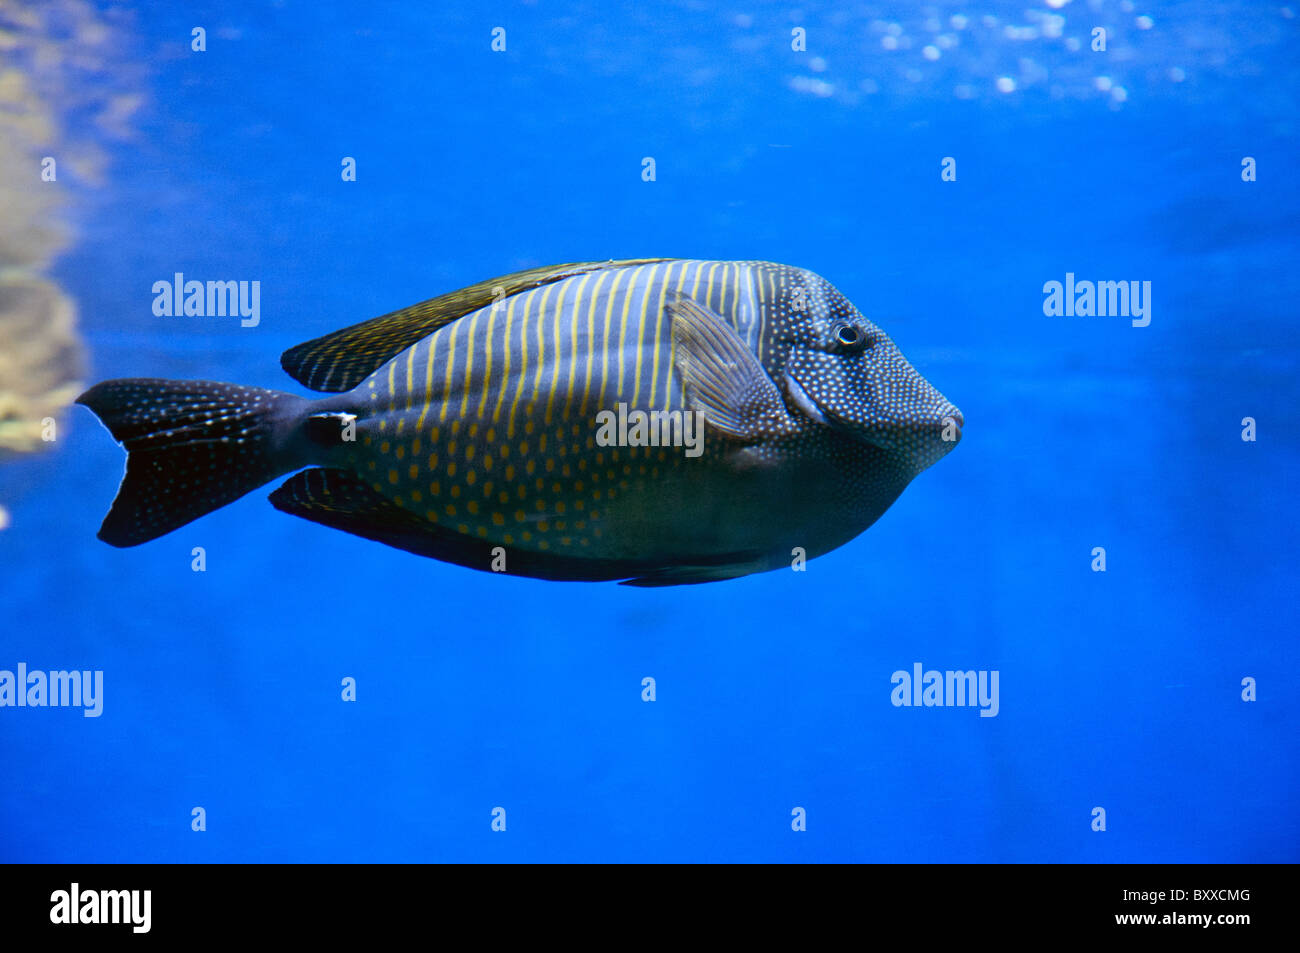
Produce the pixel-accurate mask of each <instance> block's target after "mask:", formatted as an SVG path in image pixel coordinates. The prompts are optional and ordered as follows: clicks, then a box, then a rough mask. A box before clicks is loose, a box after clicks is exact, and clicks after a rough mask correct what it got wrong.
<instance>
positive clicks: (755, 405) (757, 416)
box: [664, 295, 790, 443]
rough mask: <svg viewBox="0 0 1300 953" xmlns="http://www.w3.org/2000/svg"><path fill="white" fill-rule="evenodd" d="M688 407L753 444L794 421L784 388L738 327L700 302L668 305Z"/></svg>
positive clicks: (680, 298) (676, 362) (681, 301)
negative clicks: (786, 404) (779, 386)
mask: <svg viewBox="0 0 1300 953" xmlns="http://www.w3.org/2000/svg"><path fill="white" fill-rule="evenodd" d="M664 309H665V310H666V311H667V313H668V316H669V318H670V319H671V321H672V343H673V364H674V366H675V367H676V368H677V373H678V375H679V377H680V378H681V382H682V389H683V391H684V392H685V396H686V405H687V407H688V409H690V410H698V411H702V412H703V413H704V422H705V423H706V424H708V425H709V426H710V427H712V428H713V429H714V430H716V431H719V432H721V433H722V434H723V435H724V436H727V437H730V438H732V439H734V440H739V441H743V442H746V443H752V442H755V441H757V440H760V439H763V438H765V437H768V436H771V435H772V434H773V433H776V432H779V431H781V430H783V429H785V428H786V427H788V426H789V425H790V418H789V414H788V412H787V411H786V409H785V403H784V402H783V401H782V400H781V392H780V390H779V389H778V388H777V386H776V384H775V383H774V382H773V381H772V378H771V377H769V376H768V374H767V371H765V370H764V369H763V365H762V364H760V363H759V362H758V358H757V357H755V356H754V352H753V351H751V350H750V349H749V345H747V344H746V343H745V342H744V340H742V339H741V337H740V335H739V334H737V333H736V329H735V328H733V327H732V326H731V325H730V324H728V323H727V322H726V320H724V319H723V318H722V317H720V316H719V315H718V314H716V313H714V312H713V311H710V310H709V309H708V308H706V307H704V306H703V305H701V304H700V303H699V302H698V301H695V300H694V299H692V298H688V297H686V296H684V295H679V296H677V297H674V298H672V299H670V300H669V301H668V302H667V303H666V304H665V305H664Z"/></svg>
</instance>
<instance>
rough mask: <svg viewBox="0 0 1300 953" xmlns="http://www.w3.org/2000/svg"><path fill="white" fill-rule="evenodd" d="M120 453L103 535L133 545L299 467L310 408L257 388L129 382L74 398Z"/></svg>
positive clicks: (104, 386) (206, 383)
mask: <svg viewBox="0 0 1300 953" xmlns="http://www.w3.org/2000/svg"><path fill="white" fill-rule="evenodd" d="M77 403H79V404H84V405H85V406H87V407H89V408H90V409H91V410H93V411H94V412H95V413H96V414H97V415H98V416H99V419H100V420H102V421H103V422H104V426H106V427H107V428H108V429H109V432H110V433H112V435H113V437H114V438H115V439H117V441H118V442H119V443H121V444H122V446H123V447H125V448H126V451H127V458H126V476H125V477H123V478H122V485H121V487H119V488H118V491H117V498H116V499H114V500H113V506H112V508H111V509H110V510H109V511H108V516H106V517H104V525H103V526H101V527H100V529H99V538H100V539H102V540H103V541H104V542H106V543H111V544H112V545H114V546H136V545H138V544H140V543H147V542H148V541H149V540H151V539H155V538H157V537H159V536H162V535H163V534H164V533H169V532H171V531H172V530H174V529H176V528H177V527H178V526H184V525H185V524H186V523H188V522H190V521H191V520H196V519H198V518H199V517H200V516H202V515H203V514H205V513H210V512H212V511H213V510H215V509H218V508H219V507H222V506H225V505H226V504H227V503H230V502H231V501H233V500H237V499H239V497H241V496H243V495H244V494H245V493H248V492H249V491H250V490H255V489H257V488H258V487H259V486H261V485H262V484H263V483H266V482H267V481H268V480H272V479H274V478H275V477H277V476H279V475H280V474H282V473H285V472H287V471H289V470H292V469H296V468H297V467H299V466H302V465H303V463H302V462H299V461H298V460H296V459H293V456H294V454H293V450H292V449H291V448H292V447H293V446H294V441H293V439H292V435H293V434H294V432H295V430H296V428H297V426H298V423H299V421H300V420H301V417H302V414H303V407H304V406H305V405H306V404H307V403H308V402H307V401H306V400H304V399H303V398H301V397H295V396H294V395H292V394H283V393H280V392H279V391H273V390H263V389H261V388H259V387H240V386H239V385H238V384H222V383H218V382H215V381H167V380H156V379H153V378H143V377H140V378H136V377H133V378H126V379H124V380H114V381H104V383H102V384H97V385H95V386H94V387H92V388H91V389H90V390H88V391H86V392H85V393H84V394H82V395H81V396H80V397H78V398H77Z"/></svg>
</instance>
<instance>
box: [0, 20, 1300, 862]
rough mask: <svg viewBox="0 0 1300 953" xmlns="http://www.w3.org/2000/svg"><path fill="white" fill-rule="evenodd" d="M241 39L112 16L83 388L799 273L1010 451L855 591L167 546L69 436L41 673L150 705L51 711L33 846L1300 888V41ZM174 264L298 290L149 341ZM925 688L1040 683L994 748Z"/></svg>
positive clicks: (1067, 32)
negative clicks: (105, 536) (580, 289)
mask: <svg viewBox="0 0 1300 953" xmlns="http://www.w3.org/2000/svg"><path fill="white" fill-rule="evenodd" d="M239 6H242V7H243V9H242V10H241V11H234V10H232V9H231V8H230V7H231V5H228V4H216V3H213V4H186V5H173V4H157V5H149V6H146V7H145V8H144V9H137V10H135V11H134V12H131V13H129V14H127V15H123V14H121V13H117V12H113V11H111V10H109V9H108V8H107V7H104V8H102V9H101V10H100V15H101V16H102V17H103V18H104V19H105V20H106V21H107V22H110V23H111V24H112V25H113V32H112V37H113V39H112V41H111V42H112V44H113V51H112V52H113V58H114V59H115V60H116V61H117V62H118V63H119V64H121V67H120V68H121V71H123V72H124V73H125V72H130V74H131V76H132V82H133V83H134V84H135V85H136V87H137V88H138V92H139V94H140V96H141V105H140V107H139V109H138V111H136V112H135V113H134V114H133V116H132V120H131V125H132V127H133V131H132V134H131V135H129V136H125V137H105V138H104V139H103V141H102V142H101V143H100V145H101V147H102V149H103V150H104V152H105V157H106V160H107V173H106V175H105V176H104V177H103V181H101V182H99V183H97V184H94V183H78V182H76V181H73V182H72V183H71V184H70V185H69V186H68V189H69V192H68V195H69V202H68V204H67V207H66V208H65V210H64V211H63V213H62V214H63V215H64V217H65V218H66V220H67V221H68V222H69V223H70V225H71V227H72V229H73V231H74V233H75V241H73V242H71V243H70V245H69V247H68V248H67V250H66V251H64V253H63V254H62V255H61V256H60V257H58V258H57V259H56V260H55V262H54V264H53V266H52V268H51V269H50V270H49V275H50V276H51V277H52V278H53V279H55V280H56V281H57V282H58V283H59V284H60V285H61V286H62V287H63V289H64V290H65V291H66V292H67V293H68V294H69V295H71V296H72V298H73V299H74V300H75V301H76V303H77V306H78V311H79V323H80V329H81V333H82V336H83V338H84V341H85V345H86V348H87V352H88V355H89V358H88V360H89V368H88V370H87V372H86V374H85V375H84V376H85V380H86V381H87V382H93V381H97V380H101V379H105V378H110V377H122V376H157V377H199V378H210V379H220V380H232V381H238V382H240V383H246V384H255V385H260V386H264V387H274V388H279V389H285V390H292V391H294V392H299V393H300V392H302V391H301V389H300V388H298V387H297V386H296V385H294V384H293V383H292V382H291V381H290V380H289V379H288V378H287V377H286V376H285V375H284V374H283V372H282V371H281V370H280V368H279V365H278V356H279V354H280V352H281V351H282V350H284V349H285V348H287V347H289V346H291V345H293V344H295V343H297V342H299V341H301V340H305V339H308V338H311V337H315V336H317V335H319V334H322V333H325V332H327V331H329V330H333V329H335V328H338V327H342V326H344V325H347V324H351V323H354V322H356V321H358V320H362V319H364V318H367V317H371V316H373V315H375V314H379V313H382V312H385V311H388V310H391V309H393V308H397V307H401V306H404V305H407V304H410V303H412V302H415V301H418V300H422V299H424V298H428V297H431V296H433V295H435V294H440V293H443V292H445V291H449V290H452V289H455V288H458V287H461V286H463V285H466V284H470V283H472V282H475V281H479V280H481V279H484V278H487V277H490V276H493V275H499V274H504V273H507V272H510V271H514V270H517V269H520V268H524V267H530V266H533V265H539V264H549V263H554V262H564V261H582V260H591V259H606V258H622V257H634V256H656V255H668V256H678V257H699V258H720V259H748V258H760V259H768V260H774V261H781V262H787V263H791V264H796V265H801V266H805V267H808V268H811V269H813V270H814V271H817V272H818V273H820V274H822V275H824V276H825V277H827V278H828V279H829V280H830V281H832V282H834V283H835V284H836V285H837V286H838V287H839V288H840V289H841V290H842V291H843V292H844V293H845V294H846V295H847V296H848V297H849V298H850V299H851V300H852V301H853V302H855V303H856V304H857V306H858V307H859V308H860V309H861V310H862V311H863V312H864V313H865V314H866V315H867V316H868V317H870V318H872V319H873V320H875V321H876V322H877V323H879V324H880V325H881V326H882V327H883V328H884V329H885V330H886V331H887V332H888V333H889V334H890V335H891V336H892V337H893V338H894V340H895V341H896V342H897V343H898V344H899V346H900V347H901V348H902V350H903V352H904V353H905V354H906V355H907V356H908V357H909V358H910V359H911V360H912V361H913V363H914V364H915V365H916V366H917V367H918V369H919V370H920V371H921V372H922V373H923V374H925V375H926V376H927V378H928V379H929V380H930V381H932V382H933V383H934V384H935V386H936V387H938V388H939V389H940V390H941V391H943V393H944V394H945V395H946V396H948V397H949V398H951V399H952V400H953V401H954V402H955V403H956V404H957V405H958V406H959V407H960V408H961V409H962V411H963V413H964V414H965V418H966V428H965V434H964V438H963V441H962V443H961V445H960V446H959V447H958V448H957V449H955V450H954V451H953V452H952V453H951V454H950V455H949V456H948V457H946V458H945V459H943V460H941V461H940V462H939V463H938V464H936V465H935V466H934V467H933V468H932V469H931V470H929V471H927V472H925V473H923V474H922V475H921V476H920V477H918V478H917V480H916V481H915V482H914V483H913V485H912V486H911V487H910V488H909V489H908V490H907V491H906V492H905V493H904V494H903V496H902V497H901V498H900V499H899V501H898V502H897V503H896V504H895V505H894V506H893V507H892V508H891V509H890V510H889V511H888V512H887V513H886V514H885V516H884V517H883V518H882V519H881V520H880V521H879V523H877V524H876V525H875V526H874V527H873V528H871V529H870V530H869V531H868V532H866V533H865V534H864V535H863V536H861V537H859V538H858V539H857V540H855V541H853V542H852V543H850V544H848V545H846V546H844V547H843V548H841V549H839V550H838V551H836V552H834V553H832V554H829V555H827V556H825V557H823V558H820V559H817V560H814V561H813V562H811V563H809V565H808V569H807V571H806V572H805V573H795V572H784V571H782V572H774V573H768V574H763V575H758V576H750V577H747V578H744V579H740V580H736V581H732V582H727V583H721V584H713V585H706V586H693V587H681V588H670V589H660V590H629V589H628V588H626V587H618V586H613V585H588V584H555V583H546V582H539V581H533V580H526V579H515V578H505V577H501V576H495V575H492V574H487V573H478V572H474V571H470V570H466V569H461V568H458V567H454V566H450V565H446V564H442V563H437V562H433V561H428V560H423V559H420V558H418V557H415V556H411V555H409V554H406V553H402V552H398V551H396V550H392V549H388V548H386V547H384V546H381V545H378V544H376V543H372V542H368V541H365V540H361V539H357V538H354V537H351V536H348V535H345V534H342V533H339V532H335V531H331V530H328V529H325V528H323V527H320V526H317V525H315V524H311V523H308V522H305V521H302V520H297V519H293V518H291V517H289V516H286V515H283V514H281V513H278V512H276V511H274V510H273V509H272V508H271V507H270V505H269V504H268V503H267V502H266V500H265V496H266V493H267V492H268V491H269V489H271V488H272V487H268V488H267V489H266V490H261V491H258V492H255V493H252V494H250V495H249V496H247V497H245V498H244V499H242V500H240V501H239V502H238V503H236V504H233V505H231V506H229V507H227V508H225V509H223V510H221V511H219V512H217V513H215V514H213V515H211V516H208V517H205V518H203V519H201V520H199V521H198V522H196V523H193V524H191V525H189V526H187V527H185V528H183V529H181V530H179V531H177V532H175V533H173V534H171V535H169V536H167V537H164V538H163V539H161V540H159V541H156V542H153V543H150V544H148V545H145V546H142V547H139V548H135V549H129V550H116V549H113V548H111V547H109V546H106V545H104V544H103V543H100V542H99V541H98V540H96V539H95V537H94V534H95V531H96V529H97V527H98V525H99V521H100V520H101V519H102V517H103V514H104V513H105V512H106V510H107V507H108V504H109V503H110V501H111V500H112V497H113V494H114V492H115V490H116V487H117V482H118V480H119V478H120V476H121V473H122V461H123V455H122V452H121V450H120V449H119V448H118V447H117V446H115V445H114V443H113V441H112V440H111V438H110V437H109V436H108V434H107V432H106V431H104V430H103V429H102V428H101V427H100V426H99V425H98V424H97V423H96V422H95V421H94V419H93V418H92V416H91V415H90V414H89V413H88V412H87V411H85V410H84V409H83V408H72V409H71V410H69V411H68V412H67V414H66V415H65V416H64V417H63V418H62V427H61V429H60V431H59V437H58V439H57V440H56V441H55V443H54V444H53V445H52V447H51V448H50V449H48V450H47V452H45V453H43V454H40V455H35V456H31V457H27V458H24V459H22V460H18V461H14V462H9V463H7V464H5V465H4V466H3V468H2V469H0V503H3V504H4V505H5V507H6V509H7V510H8V518H9V524H10V525H9V526H8V528H7V529H5V530H4V531H3V532H0V567H3V574H2V575H0V579H3V581H2V582H0V668H4V669H13V668H14V667H15V666H16V665H17V663H18V662H25V663H26V664H27V666H28V667H29V669H46V670H49V669H69V668H76V669H89V670H96V669H98V670H102V671H103V672H104V684H105V697H104V709H103V714H102V715H101V716H100V717H98V718H85V717H83V716H82V714H81V713H80V712H79V711H77V710H68V709H53V708H37V709H32V708H23V709H17V708H0V758H2V759H3V760H2V763H3V775H4V783H3V784H0V859H3V860H6V861H243V860H251V861H294V860H303V861H350V860H378V861H397V860H434V861H442V860H455V861H479V860H482V861H549V860H558V861H637V860H650V861H673V860H684V861H769V860H774V861H942V860H955V861H1076V862H1078V861H1081V862H1119V861H1124V862H1128V861H1173V862H1183V861H1296V860H1298V859H1300V816H1298V812H1297V807H1296V804H1297V795H1298V794H1300V790H1298V782H1300V765H1298V760H1297V744H1296V739H1297V735H1298V731H1300V714H1298V712H1297V697H1298V695H1300V679H1297V676H1296V673H1297V671H1300V653H1298V652H1297V649H1296V639H1295V636H1296V631H1297V610H1296V605H1297V585H1296V565H1297V536H1296V532H1295V529H1294V525H1295V517H1294V499H1293V498H1294V488H1295V487H1296V485H1297V483H1296V479H1297V476H1298V475H1300V453H1298V452H1297V449H1296V445H1297V437H1298V436H1300V431H1298V429H1297V426H1296V407H1297V406H1300V386H1298V385H1297V370H1298V369H1300V361H1298V360H1297V358H1298V356H1300V330H1297V325H1296V323H1295V320H1294V319H1295V314H1296V309H1295V302H1296V300H1297V299H1298V298H1300V269H1297V253H1298V252H1300V187H1298V186H1297V180H1296V171H1295V168H1294V166H1295V160H1296V156H1297V154H1300V153H1298V149H1297V147H1298V146H1300V125H1298V121H1300V109H1298V108H1297V96H1298V94H1300V55H1298V54H1300V35H1298V33H1300V7H1297V8H1293V9H1287V8H1284V7H1279V6H1277V5H1274V4H1267V3H1240V4H1228V3H1138V4H1137V5H1136V6H1135V5H1133V4H1127V3H1125V4H1118V3H1112V2H1109V0H1107V2H1102V3H1097V4H1092V5H1090V4H1088V3H1086V2H1080V0H1076V2H1073V3H1068V4H1065V5H1064V6H1061V7H1060V8H1059V9H1053V8H1052V7H1049V6H1046V5H1038V4H1034V5H1030V6H1026V4H1024V3H986V4H982V5H980V6H978V7H966V6H961V5H955V4H946V3H945V4H940V3H935V4H932V5H931V6H929V7H924V8H923V7H922V6H921V5H917V4H909V3H899V4H872V5H867V6H861V7H859V6H855V5H853V4H819V3H806V4H800V5H798V7H797V8H796V7H794V6H790V5H785V4H780V3H759V2H754V3H728V4H721V5H714V4H693V3H678V4H663V5H654V4H641V3H637V4H608V3H595V2H590V3H578V4H563V3H547V2H539V3H535V4H523V5H513V4H485V5H481V6H480V7H479V8H478V9H474V8H473V6H472V5H470V6H468V7H466V8H464V9H457V10H444V9H441V6H442V5H439V9H437V10H434V9H432V7H433V5H432V4H430V5H427V6H428V7H429V8H430V9H423V7H424V6H425V5H415V4H412V5H393V6H391V7H390V6H384V5H379V4H371V5H363V6H360V7H358V6H356V5H352V4H347V5H343V4H338V5H335V4H330V3H292V2H283V3H273V4H253V3H250V4H243V5H239ZM1027 10H1028V11H1030V12H1029V13H1027V12H1026V11H1027ZM1049 16H1060V17H1063V18H1064V20H1063V21H1055V20H1050V19H1046V18H1047V17H1049ZM954 17H956V18H957V19H954ZM962 17H964V18H965V20H964V21H963V20H962V19H961V18H962ZM985 17H992V18H995V19H994V20H992V21H987V20H985ZM1139 17H1149V18H1150V20H1149V21H1141V22H1140V21H1139V19H1138V18H1139ZM955 24H961V26H960V27H958V26H956V25H955ZM1095 25H1101V26H1105V27H1107V28H1108V31H1109V40H1108V50H1107V51H1106V52H1094V51H1093V50H1091V49H1090V45H1089V44H1090V39H1089V37H1090V31H1091V28H1092V27H1093V26H1095ZM195 26H203V27H205V28H206V30H207V49H206V51H205V52H193V51H191V49H190V36H191V33H190V31H191V29H192V28H193V27H195ZM495 26H503V27H504V28H505V29H506V43H507V47H506V50H505V51H504V52H493V51H492V50H491V49H490V44H491V41H492V36H491V31H492V28H493V27H495ZM797 26H803V27H804V28H805V29H806V31H807V50H806V51H804V52H796V51H793V50H792V49H791V48H790V47H791V30H792V28H794V27H797ZM1008 27H1011V28H1012V29H1011V30H1010V31H1008V29H1007V28H1008ZM1021 30H1028V31H1030V32H1029V33H1022V32H1021ZM941 37H950V38H951V40H945V39H940V38H941ZM1071 38H1073V39H1075V40H1076V41H1078V42H1079V47H1080V48H1079V49H1070V48H1069V46H1067V41H1068V40H1070V39H1071ZM904 41H906V42H904ZM891 47H892V48H891ZM926 47H930V48H932V49H933V50H934V52H935V53H937V54H938V56H937V58H935V57H933V56H932V55H931V54H930V53H928V52H927V51H926ZM1000 80H1001V81H1002V87H1003V89H1000V88H999V81H1000ZM1012 87H1014V88H1012ZM1117 90H1118V91H1117ZM92 133H93V130H90V132H88V133H87V135H90V134H92ZM344 156H352V157H354V158H355V159H356V162H357V181H355V182H344V181H342V180H341V177H340V163H341V160H342V158H343V157H344ZM647 156H649V157H653V158H654V159H655V164H656V179H655V181H653V182H647V181H643V179H642V160H643V158H645V157H647ZM945 156H951V157H954V158H955V159H956V160H957V180H956V181H955V182H944V181H941V177H940V171H941V170H940V163H941V160H942V159H943V157H945ZM1245 156H1251V157H1254V159H1255V160H1256V162H1257V169H1258V179H1257V181H1254V182H1243V181H1242V178H1241V168H1242V167H1241V162H1242V158H1243V157H1245ZM177 271H180V272H184V273H186V274H187V275H189V276H192V277H195V278H200V279H204V278H222V279H226V278H230V279H246V280H258V281H260V282H261V288H262V298H261V309H262V311H261V322H260V324H259V325H258V326H257V327H256V328H241V327H239V326H238V322H237V321H235V320H232V319H223V318H193V317H191V318H167V317H156V316H154V314H153V313H152V303H153V295H152V293H151V291H150V289H151V287H152V285H153V283H154V282H155V281H158V280H164V279H170V278H171V276H172V275H173V273H175V272H177ZM1066 272H1073V273H1075V274H1076V275H1077V276H1078V277H1079V278H1080V279H1083V278H1092V279H1101V280H1105V279H1116V280H1118V279H1125V280H1127V279H1135V280H1146V281H1150V282H1151V283H1152V289H1153V290H1152V320H1151V322H1150V325H1149V326H1147V327H1145V328H1138V327H1133V326H1132V325H1131V323H1130V322H1129V321H1128V320H1127V319H1124V318H1116V317H1107V318H1097V317H1093V318H1087V317H1047V316H1045V315H1044V313H1043V298H1044V295H1043V284H1044V283H1045V282H1047V281H1052V280H1058V281H1063V280H1064V277H1065V274H1066ZM1244 417H1253V418H1255V419H1256V422H1257V428H1258V438H1257V440H1255V441H1254V442H1246V441H1243V440H1242V439H1241V432H1242V423H1241V421H1242V419H1243V418H1244ZM274 485H275V484H273V485H272V486H274ZM779 516H780V514H776V513H774V514H773V518H774V519H776V518H779ZM199 546H201V547H203V548H204V549H205V550H206V554H207V556H206V558H207V571H206V572H203V573H197V572H193V571H192V570H191V551H192V549H193V547H199ZM1098 546H1100V547H1104V548H1105V550H1106V558H1107V566H1106V571H1105V572H1104V573H1101V572H1094V571H1092V568H1091V563H1092V559H1093V557H1092V552H1093V549H1094V547H1098ZM915 662H920V663H922V664H923V666H924V667H925V668H927V669H929V668H934V669H940V670H946V669H963V670H965V669H974V670H996V671H998V672H999V673H1000V706H999V711H998V714H997V715H996V717H980V716H979V714H978V711H977V709H975V708H969V707H968V708H956V707H954V708H947V707H933V708H926V707H920V708H915V707H895V706H894V705H892V704H891V702H890V695H891V690H892V687H893V686H892V684H891V676H892V674H893V673H894V672H895V671H896V670H900V669H901V670H908V671H910V670H911V667H912V665H913V663H915ZM647 676H649V677H653V678H654V679H655V680H656V686H657V697H656V700H655V701H653V702H645V701H642V699H641V692H642V679H643V678H645V677H647ZM345 677H351V678H354V679H356V683H357V700H356V701H355V702H344V701H342V700H341V698H340V692H341V688H340V683H341V680H342V679H344V678H345ZM1246 678H1253V679H1255V680H1256V684H1257V700H1256V701H1244V700H1243V699H1242V691H1243V689H1242V680H1243V679H1246ZM195 807H202V808H203V809H204V811H205V813H206V830H204V831H201V832H197V831H194V830H192V829H191V818H192V810H193V809H194V808H195ZM496 807H503V808H504V809H505V811H506V818H507V827H506V830H505V831H504V832H496V831H493V830H492V828H491V824H492V811H493V809H494V808H496ZM796 807H801V808H803V809H804V810H805V811H806V817H807V824H806V826H807V829H806V831H794V830H792V811H793V810H794V809H795V808H796ZM1096 807H1102V808H1104V809H1105V812H1106V815H1105V816H1106V830H1105V831H1095V830H1093V829H1092V826H1093V816H1094V814H1093V812H1094V808H1096Z"/></svg>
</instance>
